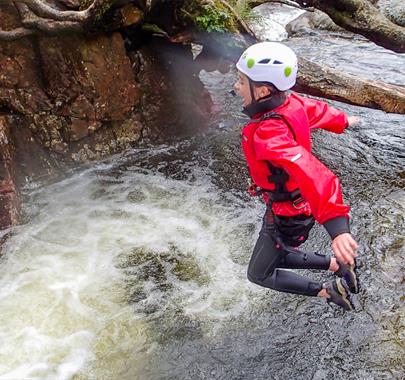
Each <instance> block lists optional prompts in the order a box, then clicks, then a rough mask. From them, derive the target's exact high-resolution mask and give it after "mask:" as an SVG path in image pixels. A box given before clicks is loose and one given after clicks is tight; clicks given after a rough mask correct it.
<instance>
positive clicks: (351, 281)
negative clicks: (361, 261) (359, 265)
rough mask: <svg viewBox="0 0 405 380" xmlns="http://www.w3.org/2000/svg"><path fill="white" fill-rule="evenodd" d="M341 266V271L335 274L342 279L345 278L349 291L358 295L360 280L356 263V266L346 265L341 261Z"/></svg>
mask: <svg viewBox="0 0 405 380" xmlns="http://www.w3.org/2000/svg"><path fill="white" fill-rule="evenodd" d="M337 263H338V264H339V269H338V270H337V271H336V272H335V275H336V276H338V277H341V278H344V280H345V281H346V284H347V286H348V287H349V290H350V291H351V292H352V293H354V294H356V293H358V292H359V280H358V279H357V273H356V262H354V264H352V265H349V264H344V263H341V262H340V261H338V262H337Z"/></svg>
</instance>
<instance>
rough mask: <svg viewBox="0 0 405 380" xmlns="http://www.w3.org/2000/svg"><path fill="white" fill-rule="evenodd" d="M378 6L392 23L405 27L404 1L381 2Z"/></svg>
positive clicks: (387, 0)
mask: <svg viewBox="0 0 405 380" xmlns="http://www.w3.org/2000/svg"><path fill="white" fill-rule="evenodd" d="M377 6H378V8H379V9H380V10H381V11H382V12H383V13H384V14H385V16H386V17H388V18H389V19H390V20H391V21H392V22H394V23H395V24H398V25H400V26H405V3H404V1H403V0H380V1H379V2H378V3H377Z"/></svg>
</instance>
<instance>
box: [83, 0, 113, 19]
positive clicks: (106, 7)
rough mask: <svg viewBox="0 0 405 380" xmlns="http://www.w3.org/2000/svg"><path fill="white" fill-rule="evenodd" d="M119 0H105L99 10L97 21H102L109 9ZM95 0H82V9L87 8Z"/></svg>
mask: <svg viewBox="0 0 405 380" xmlns="http://www.w3.org/2000/svg"><path fill="white" fill-rule="evenodd" d="M116 1H117V0H103V2H102V4H101V6H100V8H99V9H98V10H97V13H96V17H95V21H101V20H102V18H103V17H104V15H105V14H106V13H107V12H108V10H109V9H110V8H111V7H112V6H113V4H114V3H115V2H116ZM93 2H94V0H80V10H83V9H87V8H88V7H89V6H90V5H91V4H93Z"/></svg>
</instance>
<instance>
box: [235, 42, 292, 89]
mask: <svg viewBox="0 0 405 380" xmlns="http://www.w3.org/2000/svg"><path fill="white" fill-rule="evenodd" d="M236 67H237V69H238V70H239V71H240V72H242V73H243V74H245V75H246V76H247V77H248V78H249V79H251V80H252V81H254V82H270V83H272V84H273V85H274V86H275V87H276V88H277V89H278V90H279V91H286V90H288V89H290V88H291V87H293V86H294V84H295V80H296V79H297V71H298V65H297V56H296V55H295V53H294V52H293V51H292V50H291V49H290V48H289V47H288V46H285V45H283V44H281V43H279V42H260V43H258V44H255V45H252V46H250V47H249V48H248V49H246V50H245V51H244V53H243V54H242V56H241V57H240V58H239V61H238V62H237V64H236Z"/></svg>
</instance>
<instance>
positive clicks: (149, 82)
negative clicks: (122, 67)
mask: <svg viewBox="0 0 405 380" xmlns="http://www.w3.org/2000/svg"><path fill="white" fill-rule="evenodd" d="M130 57H131V61H132V62H133V69H134V74H135V75H136V76H137V78H138V81H139V82H140V83H142V97H141V111H142V117H143V121H144V122H145V124H146V125H147V126H148V130H147V131H145V133H144V136H146V135H147V136H149V138H151V139H153V140H155V141H156V139H157V140H159V139H162V138H163V139H167V138H168V137H173V136H178V135H181V134H187V133H190V132H191V131H196V130H198V129H201V128H204V127H206V126H207V123H208V120H209V114H210V112H211V108H212V100H211V96H210V95H209V92H208V91H207V89H206V88H205V87H204V85H203V83H202V82H201V81H200V79H199V77H198V72H199V68H198V66H197V65H194V61H193V55H192V52H191V49H190V48H189V47H188V46H183V45H169V44H166V43H164V42H161V41H159V40H156V41H154V42H153V43H151V44H149V45H148V46H145V47H142V48H141V49H140V50H139V51H137V52H134V53H133V54H131V55H130Z"/></svg>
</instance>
